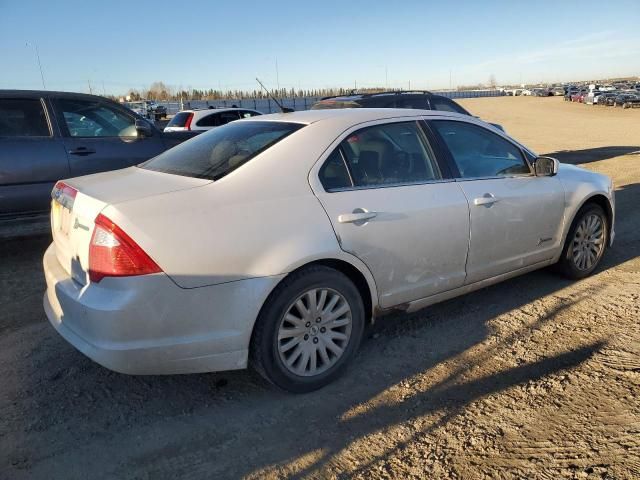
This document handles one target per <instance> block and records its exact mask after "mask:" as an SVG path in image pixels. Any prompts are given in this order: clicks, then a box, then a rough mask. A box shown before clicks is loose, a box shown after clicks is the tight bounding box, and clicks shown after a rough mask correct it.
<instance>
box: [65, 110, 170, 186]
mask: <svg viewBox="0 0 640 480" xmlns="http://www.w3.org/2000/svg"><path fill="white" fill-rule="evenodd" d="M55 103H56V114H57V116H58V119H59V120H60V121H61V123H62V127H63V128H62V131H63V135H64V139H63V141H64V145H65V148H66V150H67V154H68V156H69V166H70V169H71V175H72V176H80V175H87V174H90V173H96V172H102V171H107V170H116V169H119V168H124V167H129V166H131V165H136V164H138V163H141V162H143V161H145V160H148V159H149V158H151V157H154V156H156V155H158V154H159V153H161V152H162V151H163V150H164V148H165V147H164V142H163V139H162V136H161V135H159V134H156V135H153V136H151V137H144V136H139V134H138V132H137V130H136V127H135V121H136V117H135V116H134V115H132V114H130V113H128V112H126V111H125V109H121V108H119V107H117V106H114V105H111V104H109V103H107V102H100V101H97V100H96V101H94V100H85V99H75V98H59V99H57V100H56V102H55Z"/></svg>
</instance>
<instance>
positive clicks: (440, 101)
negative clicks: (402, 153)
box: [431, 96, 468, 115]
mask: <svg viewBox="0 0 640 480" xmlns="http://www.w3.org/2000/svg"><path fill="white" fill-rule="evenodd" d="M431 107H432V108H433V109H434V110H440V111H442V112H454V113H462V114H463V115H468V112H467V111H466V110H465V109H464V108H462V107H461V106H460V105H458V104H457V103H456V102H454V101H453V100H449V99H448V98H446V97H438V96H433V97H432V98H431Z"/></svg>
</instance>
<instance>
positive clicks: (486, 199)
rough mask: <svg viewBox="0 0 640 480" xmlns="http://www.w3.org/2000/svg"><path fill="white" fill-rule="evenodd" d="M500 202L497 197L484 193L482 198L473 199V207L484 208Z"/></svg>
mask: <svg viewBox="0 0 640 480" xmlns="http://www.w3.org/2000/svg"><path fill="white" fill-rule="evenodd" d="M498 201H500V199H499V198H498V197H496V196H495V195H493V194H492V193H485V194H484V195H483V196H481V197H478V198H475V199H474V200H473V204H474V205H484V206H485V207H490V206H491V205H493V204H494V203H497V202H498Z"/></svg>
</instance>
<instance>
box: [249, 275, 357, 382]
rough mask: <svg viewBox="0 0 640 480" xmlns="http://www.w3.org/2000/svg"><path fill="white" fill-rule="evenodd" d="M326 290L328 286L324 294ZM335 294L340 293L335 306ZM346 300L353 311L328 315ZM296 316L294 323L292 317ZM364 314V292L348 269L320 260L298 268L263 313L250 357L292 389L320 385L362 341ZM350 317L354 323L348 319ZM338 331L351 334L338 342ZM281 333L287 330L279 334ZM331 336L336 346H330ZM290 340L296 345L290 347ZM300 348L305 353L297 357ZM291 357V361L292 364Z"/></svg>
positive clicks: (268, 375) (338, 371)
mask: <svg viewBox="0 0 640 480" xmlns="http://www.w3.org/2000/svg"><path fill="white" fill-rule="evenodd" d="M311 292H314V293H311ZM322 292H326V294H325V295H326V296H325V297H324V298H323V293H322ZM335 295H337V296H338V297H339V299H338V300H337V301H336V303H335V305H334V306H333V307H331V303H332V302H333V299H334V296H335ZM312 298H315V300H312ZM298 301H301V302H302V304H303V305H302V306H303V307H304V309H308V311H307V312H308V313H309V315H307V316H305V315H304V314H303V313H302V311H301V310H300V309H299V308H298V306H297V302H298ZM313 301H315V302H316V305H318V307H321V306H323V307H324V310H326V313H325V312H320V313H318V312H314V310H315V309H314V307H313V305H311V303H310V302H313ZM345 305H346V308H348V309H349V312H347V313H344V314H341V315H339V316H337V317H336V319H334V320H333V321H329V319H330V318H331V317H332V316H335V315H336V314H337V313H339V312H340V311H342V310H343V309H344V308H345ZM329 307H331V309H330V308H329ZM320 310H323V309H322V308H320ZM287 314H289V315H287ZM285 316H286V318H285ZM292 317H293V319H295V323H294V322H290V321H289V320H288V319H291V318H292ZM314 317H315V321H314ZM321 317H322V318H321ZM364 319H365V313H364V305H363V302H362V297H361V296H360V293H359V291H358V289H357V288H356V286H355V285H354V284H353V282H351V280H349V278H347V276H346V275H344V274H342V273H341V272H339V271H337V270H334V269H332V268H328V267H325V266H320V265H319V266H311V267H307V268H304V269H302V270H299V271H296V272H294V273H292V274H291V275H289V276H288V277H286V278H285V279H284V280H283V281H282V282H281V283H280V285H278V286H277V287H276V289H275V290H274V291H273V292H272V293H271V295H269V298H268V299H267V301H266V302H265V305H264V306H263V308H262V310H261V312H260V314H259V315H258V319H257V320H256V324H255V327H254V329H253V335H252V337H251V345H250V353H249V360H250V363H251V365H252V366H253V368H254V369H255V370H256V371H257V372H258V373H260V375H262V376H263V377H264V378H265V379H267V380H268V381H269V382H271V383H273V384H274V385H276V386H278V387H280V388H282V389H284V390H287V391H289V392H293V393H306V392H311V391H313V390H317V389H319V388H322V387H323V386H325V385H327V384H329V383H331V382H332V381H334V380H335V379H337V378H338V377H339V376H340V375H341V374H342V373H343V372H344V369H345V367H346V366H347V364H348V363H349V361H350V360H351V359H352V358H353V356H354V355H355V353H356V351H357V350H358V347H359V346H360V341H361V340H362V334H363V331H364ZM348 320H350V323H345V322H347V321H348ZM285 326H288V327H289V328H284V327H285ZM293 331H298V332H301V333H300V334H296V335H293V334H291V333H290V332H293ZM336 334H341V335H342V336H346V337H348V338H347V339H346V340H345V339H343V338H341V337H339V338H336V342H334V340H333V339H334V338H335V337H334V335H336ZM280 335H286V336H285V337H283V338H279V337H280ZM330 338H331V343H332V345H333V346H331V347H329V346H327V345H328V342H329V339H330ZM294 342H297V343H294ZM290 343H292V344H293V345H294V346H293V347H290V346H289V344H290ZM337 345H339V346H338V348H341V349H342V351H341V353H339V354H338V353H335V352H334V351H333V350H334V349H335V347H336V346H337ZM285 349H286V351H285ZM321 350H323V351H324V354H321ZM297 351H301V353H299V354H298V356H296V357H295V359H294V360H293V362H292V358H293V357H294V356H295V355H296V352H297ZM313 358H314V359H313ZM287 362H292V365H291V366H287ZM303 363H304V365H302V364H303ZM314 367H315V370H313V368H314ZM294 370H295V371H294ZM307 370H308V371H307Z"/></svg>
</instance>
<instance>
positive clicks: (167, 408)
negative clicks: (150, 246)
mask: <svg viewBox="0 0 640 480" xmlns="http://www.w3.org/2000/svg"><path fill="white" fill-rule="evenodd" d="M461 103H462V104H464V106H465V107H467V108H469V109H470V110H471V111H472V112H474V113H475V114H477V115H479V116H481V117H482V118H484V119H486V120H490V121H492V122H498V123H500V124H502V125H503V126H504V127H505V128H506V130H507V131H508V132H510V133H511V134H512V135H514V136H515V137H516V138H518V139H520V140H522V141H523V142H524V143H525V144H527V145H529V146H530V147H531V148H532V149H534V150H535V151H536V152H537V153H540V154H543V153H546V154H551V155H555V156H557V157H558V158H559V159H560V160H561V161H564V162H571V163H580V164H582V165H584V167H586V168H588V169H590V170H595V171H598V172H603V173H606V174H608V175H611V176H612V177H613V178H614V180H615V184H616V194H617V197H616V199H617V200H616V201H617V221H616V230H617V239H616V242H615V245H614V247H613V248H612V249H610V250H609V251H608V252H607V253H606V255H605V258H604V261H603V264H602V265H601V267H600V268H599V270H598V272H597V274H595V275H594V276H592V277H590V278H588V279H586V280H584V281H580V282H576V283H573V282H570V281H567V280H564V279H562V278H559V277H557V276H556V275H554V274H553V273H551V272H549V271H546V270H543V271H538V272H534V273H531V274H528V275H525V276H522V277H519V278H516V279H513V280H510V281H507V282H505V283H502V284H500V285H496V286H493V287H490V288H487V289H484V290H481V291H478V292H475V293H472V294H470V295H466V296H464V297H461V298H458V299H455V300H451V301H448V302H445V303H442V304H439V305H435V306H433V307H430V308H428V309H426V310H423V311H421V312H417V313H415V314H412V315H394V316H389V317H385V318H383V319H381V320H380V321H378V323H376V325H374V326H373V327H371V328H370V329H369V331H368V332H367V336H366V339H365V341H364V342H363V345H362V348H361V351H360V353H359V355H358V356H357V358H356V359H355V362H354V363H353V364H352V367H351V368H350V369H349V370H348V372H347V373H346V375H345V376H344V377H343V378H342V379H341V380H339V381H338V382H336V383H335V384H332V385H330V386H329V387H327V388H325V389H323V390H321V391H318V392H315V393H312V394H308V395H304V396H299V395H298V396H296V395H289V394H286V393H282V392H280V391H276V390H274V389H273V388H270V387H268V386H266V385H265V383H264V382H262V381H261V380H260V379H259V378H257V376H256V375H255V374H253V373H251V372H250V371H239V372H230V373H217V374H204V375H184V376H167V377H131V376H125V375H121V374H117V373H113V372H110V371H108V370H106V369H104V368H102V367H100V366H99V365H97V364H95V363H93V362H91V361H90V360H88V359H87V358H85V357H84V356H83V355H82V354H80V353H79V352H77V351H76V350H74V349H73V348H72V347H71V346H70V345H68V344H67V343H66V342H65V341H64V340H62V339H61V338H60V337H59V336H58V334H57V333H55V331H54V330H53V329H52V328H51V327H50V326H49V324H48V322H47V320H46V318H45V316H44V314H43V311H42V306H41V298H42V294H43V291H44V280H43V275H42V272H41V264H40V262H41V257H42V254H43V252H44V249H45V248H46V246H47V244H48V241H49V240H48V238H47V237H46V236H44V237H36V238H26V239H25V238H23V239H13V240H4V241H0V242H1V243H0V369H1V370H0V371H1V373H0V478H2V479H23V478H30V479H32V478H33V479H52V478H56V479H57V478H59V479H75V478H91V479H101V478H122V479H175V478H210V479H226V478H231V479H232V478H242V477H248V478H285V477H287V478H362V479H370V478H464V479H476V478H478V479H483V478H486V479H489V478H515V479H557V478H586V479H632V478H640V402H639V400H638V398H639V395H640V325H639V323H638V321H639V319H640V258H639V256H640V110H624V111H623V110H621V109H614V108H605V107H592V106H583V105H579V104H570V103H566V102H563V101H562V99H561V98H524V97H522V98H521V97H505V98H494V99H473V100H464V101H461Z"/></svg>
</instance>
